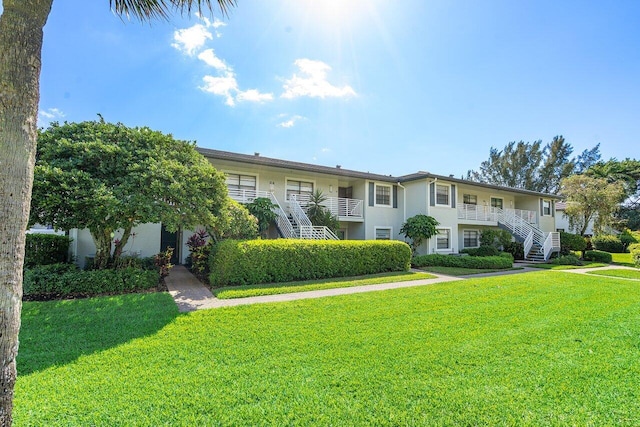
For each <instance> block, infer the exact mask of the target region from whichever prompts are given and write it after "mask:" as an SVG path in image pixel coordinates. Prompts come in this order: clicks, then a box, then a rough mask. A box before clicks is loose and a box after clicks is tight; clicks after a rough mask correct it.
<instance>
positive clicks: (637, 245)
mask: <svg viewBox="0 0 640 427" xmlns="http://www.w3.org/2000/svg"><path fill="white" fill-rule="evenodd" d="M627 249H628V250H629V252H633V251H636V250H638V249H640V243H632V244H630V245H629V247H627Z"/></svg>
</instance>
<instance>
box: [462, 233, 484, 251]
mask: <svg viewBox="0 0 640 427" xmlns="http://www.w3.org/2000/svg"><path fill="white" fill-rule="evenodd" d="M467 231H475V232H476V233H478V237H477V240H476V246H467V245H466V244H465V241H464V233H465V232H467ZM462 247H463V248H465V249H466V248H479V247H480V230H478V229H477V228H465V229H463V230H462Z"/></svg>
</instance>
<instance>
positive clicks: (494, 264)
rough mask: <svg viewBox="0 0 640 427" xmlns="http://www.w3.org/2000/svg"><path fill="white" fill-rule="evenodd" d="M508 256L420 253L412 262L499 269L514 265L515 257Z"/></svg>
mask: <svg viewBox="0 0 640 427" xmlns="http://www.w3.org/2000/svg"><path fill="white" fill-rule="evenodd" d="M505 255H507V256H502V255H501V256H486V257H476V256H452V255H440V254H431V255H418V256H416V257H414V258H413V261H412V262H411V263H412V265H413V266H414V267H458V268H480V269H499V268H511V267H513V257H512V256H511V255H510V254H506V253H505Z"/></svg>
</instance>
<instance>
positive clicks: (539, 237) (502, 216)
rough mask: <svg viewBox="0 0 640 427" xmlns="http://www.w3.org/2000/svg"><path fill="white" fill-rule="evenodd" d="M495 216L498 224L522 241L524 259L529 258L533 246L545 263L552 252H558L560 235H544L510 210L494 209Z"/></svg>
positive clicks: (533, 225)
mask: <svg viewBox="0 0 640 427" xmlns="http://www.w3.org/2000/svg"><path fill="white" fill-rule="evenodd" d="M496 214H497V215H496V219H497V221H498V223H499V224H502V225H503V226H504V227H506V228H507V229H508V230H509V231H510V232H511V233H512V234H513V235H514V236H517V237H520V238H521V239H524V256H525V258H527V257H528V256H529V254H530V253H531V250H532V249H533V248H534V246H537V247H538V248H539V249H538V253H540V254H541V255H542V256H543V257H544V260H545V261H547V260H548V259H549V257H550V256H551V254H552V253H553V252H555V251H558V250H560V233H556V232H551V233H544V232H543V231H542V230H540V229H539V228H538V227H536V226H535V224H531V223H529V221H527V220H525V219H524V218H523V216H522V215H519V214H518V213H517V212H515V211H514V210H512V209H499V208H496Z"/></svg>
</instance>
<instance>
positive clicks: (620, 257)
mask: <svg viewBox="0 0 640 427" xmlns="http://www.w3.org/2000/svg"><path fill="white" fill-rule="evenodd" d="M611 257H612V258H613V263H614V264H620V265H626V266H627V267H635V265H634V264H633V261H632V260H631V254H630V253H624V254H611Z"/></svg>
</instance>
